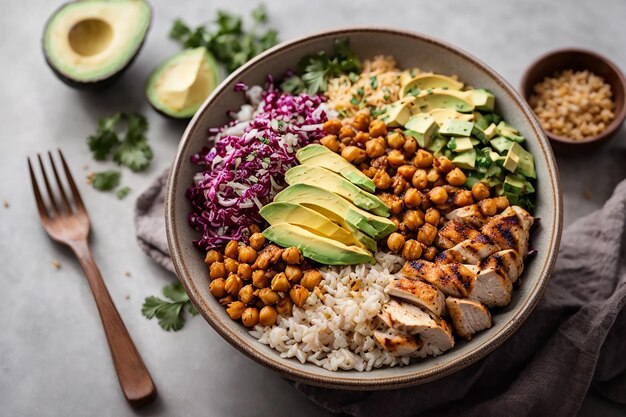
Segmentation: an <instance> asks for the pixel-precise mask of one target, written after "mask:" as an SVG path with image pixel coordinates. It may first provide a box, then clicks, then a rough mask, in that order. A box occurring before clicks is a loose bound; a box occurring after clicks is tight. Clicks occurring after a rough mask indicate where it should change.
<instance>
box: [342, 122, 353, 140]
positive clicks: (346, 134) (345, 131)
mask: <svg viewBox="0 0 626 417" xmlns="http://www.w3.org/2000/svg"><path fill="white" fill-rule="evenodd" d="M353 137H354V130H352V128H351V127H350V126H345V125H344V126H341V129H339V139H346V138H353Z"/></svg>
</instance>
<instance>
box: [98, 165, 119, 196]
mask: <svg viewBox="0 0 626 417" xmlns="http://www.w3.org/2000/svg"><path fill="white" fill-rule="evenodd" d="M121 177H122V173H121V172H119V171H113V170H111V171H102V172H96V173H95V174H94V176H93V178H92V179H91V186H92V187H93V188H95V189H96V190H99V191H111V190H112V189H114V188H115V187H117V186H118V185H120V179H121Z"/></svg>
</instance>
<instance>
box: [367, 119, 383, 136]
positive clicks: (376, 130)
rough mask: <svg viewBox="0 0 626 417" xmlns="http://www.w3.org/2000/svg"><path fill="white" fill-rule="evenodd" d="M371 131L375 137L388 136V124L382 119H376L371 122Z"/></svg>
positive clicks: (371, 134)
mask: <svg viewBox="0 0 626 417" xmlns="http://www.w3.org/2000/svg"><path fill="white" fill-rule="evenodd" d="M369 132H370V136H371V137H373V138H375V137H378V136H387V126H386V125H385V123H383V122H382V121H381V120H374V121H372V122H371V123H370V127H369Z"/></svg>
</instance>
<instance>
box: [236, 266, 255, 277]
mask: <svg viewBox="0 0 626 417" xmlns="http://www.w3.org/2000/svg"><path fill="white" fill-rule="evenodd" d="M237 275H239V278H241V279H243V280H245V281H248V280H249V279H250V278H251V277H252V267H251V266H250V265H248V264H239V266H238V267H237Z"/></svg>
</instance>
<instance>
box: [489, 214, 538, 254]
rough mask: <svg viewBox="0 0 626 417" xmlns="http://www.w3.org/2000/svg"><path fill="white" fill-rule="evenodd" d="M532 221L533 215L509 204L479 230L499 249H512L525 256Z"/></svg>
mask: <svg viewBox="0 0 626 417" xmlns="http://www.w3.org/2000/svg"><path fill="white" fill-rule="evenodd" d="M533 222H534V219H533V217H532V216H531V215H530V214H529V213H528V212H527V211H526V210H524V209H523V208H521V207H518V206H510V207H507V208H506V209H505V210H504V211H503V212H502V213H500V214H498V215H496V216H494V217H492V218H491V219H490V220H489V221H488V222H487V223H486V224H485V225H484V226H483V228H482V229H481V232H482V234H483V235H485V236H487V237H488V238H489V239H490V240H491V241H492V242H493V243H495V244H496V245H498V246H499V247H500V249H514V250H516V251H517V253H519V254H520V255H521V256H522V258H525V257H526V255H527V254H528V237H529V235H530V228H531V226H532V225H533Z"/></svg>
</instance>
